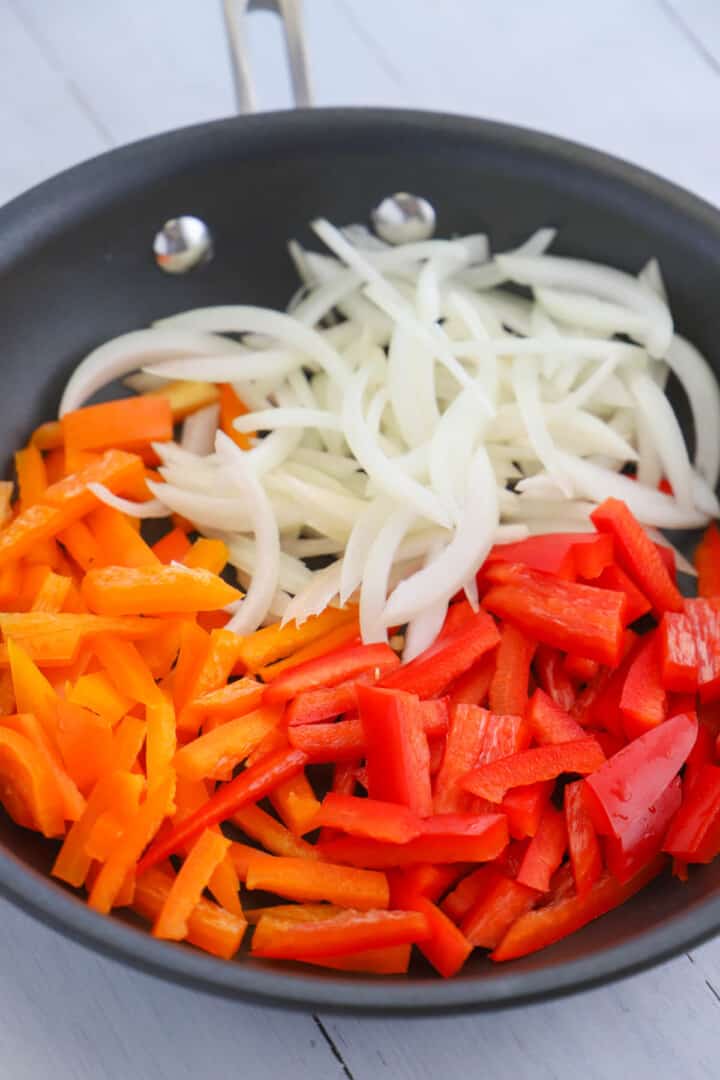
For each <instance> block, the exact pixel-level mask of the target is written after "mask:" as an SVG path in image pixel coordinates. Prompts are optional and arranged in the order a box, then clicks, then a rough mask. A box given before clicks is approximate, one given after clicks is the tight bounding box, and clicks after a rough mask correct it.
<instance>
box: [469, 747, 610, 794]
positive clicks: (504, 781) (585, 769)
mask: <svg viewBox="0 0 720 1080" xmlns="http://www.w3.org/2000/svg"><path fill="white" fill-rule="evenodd" d="M604 762H605V755H604V754H603V752H602V750H601V749H600V745H599V743H598V741H597V739H593V738H592V737H587V738H584V739H575V740H574V741H573V742H568V743H556V744H555V745H553V746H538V747H536V748H535V749H532V750H523V751H521V752H520V753H519V754H512V755H511V756H510V757H506V758H502V759H501V760H500V761H493V762H490V764H488V765H481V766H480V768H479V769H474V770H473V771H472V772H470V773H468V774H467V776H466V777H465V779H464V780H463V781H462V783H463V787H465V789H466V790H467V791H470V792H471V793H472V794H473V795H479V796H480V797H481V798H484V799H489V800H490V801H491V802H494V803H499V802H502V799H503V796H504V795H505V793H506V791H509V790H510V788H514V787H520V786H525V785H526V784H534V783H536V782H538V781H542V780H554V779H556V777H558V776H560V775H562V773H581V774H582V775H585V774H586V773H592V772H594V771H595V770H596V769H599V768H600V766H601V765H603V764H604Z"/></svg>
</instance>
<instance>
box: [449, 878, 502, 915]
mask: <svg viewBox="0 0 720 1080" xmlns="http://www.w3.org/2000/svg"><path fill="white" fill-rule="evenodd" d="M499 873H500V871H499V870H498V868H497V867H496V866H495V864H494V863H488V864H487V865H486V866H479V867H478V868H477V870H473V872H472V873H471V874H467V875H466V876H465V877H464V878H462V880H461V881H460V882H458V884H457V885H456V886H455V888H454V889H453V890H452V892H449V893H448V894H447V896H446V897H445V899H444V900H443V902H442V903H441V905H440V907H441V908H442V910H443V911H444V912H445V914H446V915H447V916H448V918H449V919H452V921H453V922H455V923H460V922H461V920H462V919H464V918H465V916H466V915H467V913H468V912H469V911H470V910H471V909H472V908H473V907H474V906H475V904H477V902H478V901H479V900H480V899H481V898H482V897H483V896H484V895H485V894H486V892H487V891H488V890H489V888H490V886H491V885H492V883H493V882H494V881H495V880H496V878H497V877H498V876H499Z"/></svg>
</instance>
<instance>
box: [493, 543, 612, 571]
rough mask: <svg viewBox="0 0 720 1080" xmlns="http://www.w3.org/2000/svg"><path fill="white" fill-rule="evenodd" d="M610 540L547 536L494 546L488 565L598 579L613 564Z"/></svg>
mask: <svg viewBox="0 0 720 1080" xmlns="http://www.w3.org/2000/svg"><path fill="white" fill-rule="evenodd" d="M613 556H614V551H613V543H612V537H608V536H602V535H600V534H599V533H550V534H548V535H546V536H531V537H529V538H528V539H527V540H519V541H517V543H514V544H496V545H495V547H493V548H492V550H491V551H490V554H489V555H488V557H487V562H488V563H490V562H498V561H500V562H513V563H524V565H525V566H529V567H530V568H531V569H532V570H541V571H542V572H543V573H545V574H554V575H555V577H561V578H567V579H568V580H574V579H575V578H576V577H588V578H593V577H597V576H598V574H599V573H600V572H601V571H602V569H603V567H605V566H608V565H609V564H610V563H611V562H612V561H613Z"/></svg>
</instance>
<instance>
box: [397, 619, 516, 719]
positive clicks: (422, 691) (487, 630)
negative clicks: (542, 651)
mask: <svg viewBox="0 0 720 1080" xmlns="http://www.w3.org/2000/svg"><path fill="white" fill-rule="evenodd" d="M459 606H460V605H458V604H456V605H455V607H459ZM499 641H500V634H499V633H498V630H497V627H496V626H495V623H494V622H493V620H492V619H491V618H490V616H489V615H488V614H487V612H485V611H483V610H480V611H478V613H477V614H476V615H472V617H471V618H469V619H468V620H467V621H465V622H463V623H462V624H461V625H460V626H459V627H457V629H455V630H453V631H452V632H449V633H447V634H441V635H440V636H439V637H438V640H437V641H436V642H435V643H434V644H433V645H431V646H430V648H429V649H426V650H425V652H423V653H420V655H419V656H417V657H416V658H415V659H414V660H411V661H410V663H409V664H403V666H402V667H401V668H398V670H397V671H393V672H391V673H390V674H389V675H386V676H385V677H384V678H383V679H382V680H381V683H380V685H381V686H383V687H385V688H387V689H392V690H407V691H408V692H410V693H412V694H417V696H418V697H420V698H430V697H436V696H437V695H438V694H440V693H442V692H443V691H444V690H445V689H446V688H447V687H448V686H449V685H450V683H451V682H452V681H453V679H457V677H458V675H462V674H463V672H465V671H467V670H468V668H470V667H472V666H473V665H474V664H475V663H477V661H478V660H479V659H480V657H481V656H484V654H485V653H487V652H489V651H490V649H494V648H495V646H496V645H497V644H498V642H499Z"/></svg>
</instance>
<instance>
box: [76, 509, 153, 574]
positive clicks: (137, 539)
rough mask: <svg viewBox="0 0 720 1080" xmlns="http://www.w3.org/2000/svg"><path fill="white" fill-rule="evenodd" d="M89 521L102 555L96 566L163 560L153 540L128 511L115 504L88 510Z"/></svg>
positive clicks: (149, 563)
mask: <svg viewBox="0 0 720 1080" xmlns="http://www.w3.org/2000/svg"><path fill="white" fill-rule="evenodd" d="M87 525H88V528H89V529H90V531H91V533H92V534H93V536H94V537H95V540H96V542H97V545H98V549H99V551H100V555H101V559H100V561H99V562H97V563H96V564H95V565H96V566H160V560H159V559H158V557H157V555H156V554H155V553H154V551H153V550H152V548H151V547H150V546H149V544H146V543H145V541H144V540H143V538H142V536H140V535H139V533H138V532H137V531H136V530H135V529H134V528H133V526H132V525H131V524H130V522H129V519H128V518H127V517H126V516H125V514H121V513H120V511H119V510H115V509H114V508H113V507H112V506H98V507H97V509H96V510H93V511H92V513H90V514H88V516H87Z"/></svg>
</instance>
